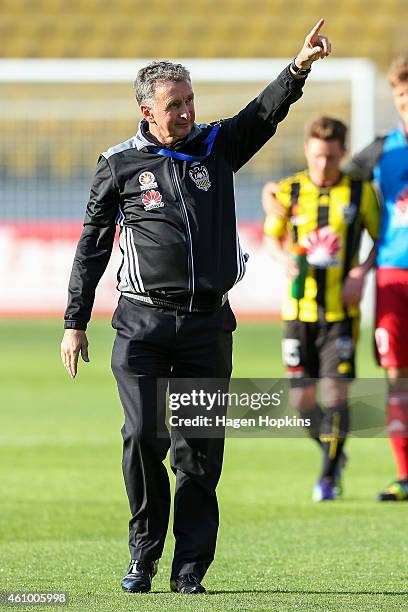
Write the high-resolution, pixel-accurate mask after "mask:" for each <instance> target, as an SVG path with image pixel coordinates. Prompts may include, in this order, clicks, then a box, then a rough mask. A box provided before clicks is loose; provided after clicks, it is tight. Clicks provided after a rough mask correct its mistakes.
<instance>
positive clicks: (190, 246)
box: [170, 157, 194, 312]
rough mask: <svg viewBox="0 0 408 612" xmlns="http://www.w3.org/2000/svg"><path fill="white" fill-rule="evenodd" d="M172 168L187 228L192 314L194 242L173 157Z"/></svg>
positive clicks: (190, 309) (189, 305) (191, 306)
mask: <svg viewBox="0 0 408 612" xmlns="http://www.w3.org/2000/svg"><path fill="white" fill-rule="evenodd" d="M170 168H171V170H172V174H173V179H174V186H175V189H176V193H177V195H178V197H179V207H180V211H181V216H182V217H183V220H184V224H185V226H186V230H187V231H186V237H187V244H188V260H187V263H188V273H189V289H190V291H191V297H190V300H189V303H188V311H189V312H191V311H192V308H193V297H194V259H193V240H192V237H191V229H190V223H189V220H188V214H187V207H186V203H185V201H184V197H183V192H182V190H181V184H180V178H179V175H178V170H177V166H176V162H175V161H174V159H173V158H172V157H171V158H170Z"/></svg>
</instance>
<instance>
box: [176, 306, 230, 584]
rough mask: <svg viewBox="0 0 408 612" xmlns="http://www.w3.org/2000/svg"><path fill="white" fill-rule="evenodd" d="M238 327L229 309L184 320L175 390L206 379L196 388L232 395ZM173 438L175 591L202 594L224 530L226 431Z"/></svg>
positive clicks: (178, 342) (222, 408)
mask: <svg viewBox="0 0 408 612" xmlns="http://www.w3.org/2000/svg"><path fill="white" fill-rule="evenodd" d="M235 327H236V321H235V317H234V315H233V313H232V311H231V308H230V306H229V304H228V303H227V304H225V305H224V306H223V307H222V308H221V309H220V310H218V311H217V312H215V313H210V314H200V313H195V314H194V313H193V314H191V315H190V314H187V315H180V316H178V334H177V340H176V350H175V356H174V367H173V373H172V380H171V381H170V385H171V390H174V389H175V388H176V389H178V390H180V388H183V386H184V391H185V390H186V388H188V386H189V384H190V383H189V382H186V383H183V381H182V380H181V379H190V380H194V379H195V380H196V381H197V379H203V380H202V381H200V380H198V381H197V385H193V386H194V387H197V386H199V387H200V388H204V389H205V390H206V391H209V392H211V391H214V390H218V389H219V390H220V391H221V392H226V391H228V383H229V379H230V376H231V371H232V332H233V330H234V329H235ZM180 385H181V387H180ZM190 386H191V385H190ZM216 412H217V413H218V414H220V413H224V414H225V412H226V406H223V405H221V406H217V408H216V409H215V408H213V409H212V410H211V414H210V416H211V417H214V416H215V413H216ZM194 414H204V415H209V413H208V412H206V411H205V410H201V412H200V408H198V412H197V407H196V409H195V412H194ZM171 437H172V447H171V454H170V461H171V466H172V469H173V471H174V473H175V474H176V491H175V498H174V537H175V550H174V560H173V566H172V573H171V587H172V589H173V590H178V591H180V590H181V591H182V592H191V591H185V590H183V589H184V588H185V589H189V588H197V587H195V586H194V582H195V580H196V582H197V583H200V582H201V580H202V578H203V577H204V575H205V573H206V571H207V569H208V567H209V565H210V564H211V562H212V560H213V558H214V554H215V547H216V540H217V533H218V524H219V516H218V502H217V495H216V487H217V484H218V480H219V478H220V475H221V469H222V462H223V453H224V427H215V426H213V427H210V428H204V429H200V428H197V429H196V430H190V431H189V433H186V430H183V429H182V428H172V432H171ZM189 577H191V580H190V578H189ZM184 583H185V586H183V584H184ZM200 586H201V585H200ZM194 592H201V591H194Z"/></svg>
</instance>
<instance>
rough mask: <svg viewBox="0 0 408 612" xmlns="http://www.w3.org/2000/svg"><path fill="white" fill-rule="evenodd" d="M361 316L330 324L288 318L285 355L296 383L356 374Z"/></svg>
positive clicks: (292, 380)
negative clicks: (289, 319) (311, 379)
mask: <svg viewBox="0 0 408 612" xmlns="http://www.w3.org/2000/svg"><path fill="white" fill-rule="evenodd" d="M359 323H360V321H359V318H357V317H355V318H352V319H350V318H348V319H345V320H344V321H336V322H334V323H328V322H327V321H316V322H315V323H305V322H304V321H285V333H284V339H283V341H282V357H283V363H284V365H285V367H286V375H287V377H288V378H289V379H290V380H291V384H292V386H297V385H302V384H304V382H303V383H302V381H304V379H308V378H326V377H329V378H346V379H347V378H348V379H353V378H354V377H355V351H356V344H357V339H358V329H359Z"/></svg>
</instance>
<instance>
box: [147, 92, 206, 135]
mask: <svg viewBox="0 0 408 612" xmlns="http://www.w3.org/2000/svg"><path fill="white" fill-rule="evenodd" d="M154 98H155V99H154V104H153V106H152V107H147V106H145V105H143V104H142V105H141V107H140V110H141V111H142V114H143V116H144V118H145V119H147V121H148V122H149V130H150V132H151V134H153V136H155V138H157V140H158V141H159V142H161V143H163V144H164V145H167V146H168V145H172V144H174V143H175V142H177V141H178V140H182V139H183V138H185V137H186V136H188V134H189V133H190V132H191V128H192V127H193V124H194V120H195V109H194V93H193V89H192V87H191V83H190V81H178V82H173V81H166V82H164V83H159V84H158V86H157V87H156V92H155V96H154Z"/></svg>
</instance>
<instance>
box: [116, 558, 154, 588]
mask: <svg viewBox="0 0 408 612" xmlns="http://www.w3.org/2000/svg"><path fill="white" fill-rule="evenodd" d="M158 563H159V562H158V561H153V562H152V563H148V562H146V561H136V560H135V559H132V561H131V562H130V565H129V567H128V570H127V572H126V574H125V575H124V576H123V578H122V590H123V591H125V592H126V593H148V592H149V591H150V589H151V588H152V578H153V576H155V575H156V574H157V565H158Z"/></svg>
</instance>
